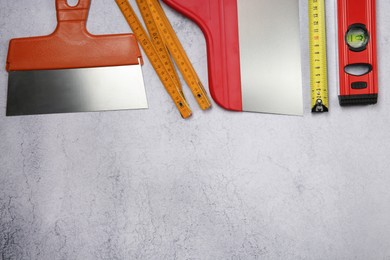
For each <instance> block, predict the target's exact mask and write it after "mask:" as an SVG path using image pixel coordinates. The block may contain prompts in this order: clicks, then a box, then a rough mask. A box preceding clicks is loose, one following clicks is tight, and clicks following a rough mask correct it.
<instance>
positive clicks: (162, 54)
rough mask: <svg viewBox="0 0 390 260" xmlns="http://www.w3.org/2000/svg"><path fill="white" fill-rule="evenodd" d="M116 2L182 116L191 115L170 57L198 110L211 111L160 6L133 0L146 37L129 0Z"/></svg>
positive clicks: (148, 0) (142, 0)
mask: <svg viewBox="0 0 390 260" xmlns="http://www.w3.org/2000/svg"><path fill="white" fill-rule="evenodd" d="M115 1H116V3H117V4H118V6H119V8H120V10H121V12H122V14H123V15H124V17H125V19H126V21H127V22H128V24H129V26H130V27H131V29H132V31H133V33H134V34H135V36H136V37H137V40H138V42H139V43H140V45H141V47H142V48H143V50H144V52H145V54H146V56H147V57H148V59H149V61H150V62H151V64H152V66H153V68H154V69H155V71H156V73H157V75H158V76H159V78H160V80H161V82H162V83H163V85H164V87H165V88H166V90H167V91H168V93H169V94H170V96H171V98H172V99H173V100H174V102H175V104H176V107H177V108H178V110H179V112H180V114H181V116H182V117H183V118H188V117H190V116H191V114H192V112H191V109H190V107H189V105H188V103H187V101H186V99H185V97H184V94H183V92H182V88H181V85H180V80H179V77H178V75H177V73H176V71H175V68H174V65H173V63H172V61H171V59H170V55H172V57H173V59H174V60H175V62H176V65H177V67H178V68H179V70H180V71H181V73H182V75H183V78H184V79H185V81H186V82H187V84H188V87H189V88H190V89H191V92H192V93H193V95H194V96H195V98H196V100H197V102H198V104H199V106H200V108H201V109H203V110H206V109H208V108H210V107H211V102H210V100H209V98H208V97H207V93H206V91H205V90H204V88H203V85H202V84H201V83H200V80H199V78H198V76H197V74H196V72H195V70H194V69H193V67H192V65H191V62H190V61H189V59H188V57H187V55H186V53H185V51H184V49H183V47H182V45H181V44H180V41H179V40H178V38H177V36H176V34H175V32H174V30H173V29H172V26H171V25H170V23H169V21H168V19H167V17H166V16H165V14H164V12H163V10H162V8H161V6H160V5H159V3H158V2H157V1H154V0H153V1H152V0H136V2H137V5H138V7H139V9H140V12H141V15H142V17H143V19H144V21H145V24H146V25H147V28H148V32H149V35H150V36H151V37H150V38H149V36H148V34H147V33H146V31H145V29H144V28H143V26H142V24H141V22H140V20H139V19H138V18H137V16H136V14H135V12H134V9H133V8H132V7H131V5H130V3H129V2H128V0H115ZM167 50H169V53H168V51H167Z"/></svg>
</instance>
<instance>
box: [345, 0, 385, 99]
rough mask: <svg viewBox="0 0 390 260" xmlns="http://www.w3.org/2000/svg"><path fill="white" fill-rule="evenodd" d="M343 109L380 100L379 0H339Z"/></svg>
mask: <svg viewBox="0 0 390 260" xmlns="http://www.w3.org/2000/svg"><path fill="white" fill-rule="evenodd" d="M337 3H338V4H337V10H338V30H339V31H338V42H339V80H340V82H339V84H340V93H339V101H340V105H342V106H346V105H366V104H375V103H377V99H378V66H377V48H376V17H375V13H376V12H375V7H376V4H375V0H337Z"/></svg>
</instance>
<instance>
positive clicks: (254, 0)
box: [163, 0, 303, 115]
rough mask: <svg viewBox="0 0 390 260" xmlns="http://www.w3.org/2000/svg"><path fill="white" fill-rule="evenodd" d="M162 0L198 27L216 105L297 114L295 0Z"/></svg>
mask: <svg viewBox="0 0 390 260" xmlns="http://www.w3.org/2000/svg"><path fill="white" fill-rule="evenodd" d="M163 1H164V2H165V3H167V4H168V5H169V6H171V7H172V8H174V9H176V10H177V11H179V12H181V13H183V14H184V15H186V16H188V17H189V18H190V19H192V20H193V21H194V22H195V23H197V24H198V25H199V27H200V28H201V29H202V31H203V33H204V35H205V37H206V43H207V52H208V70H209V88H210V93H211V95H212V97H213V99H214V100H215V101H216V102H217V103H218V104H219V105H220V106H222V107H224V108H226V109H228V110H235V111H250V112H264V113H277V114H288V115H302V114H303V101H302V72H301V52H300V36H299V35H300V34H299V0H163Z"/></svg>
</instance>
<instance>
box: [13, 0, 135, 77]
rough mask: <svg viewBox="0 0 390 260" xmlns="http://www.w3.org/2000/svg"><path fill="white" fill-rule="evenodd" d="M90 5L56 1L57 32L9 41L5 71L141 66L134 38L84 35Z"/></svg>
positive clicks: (86, 0) (128, 35)
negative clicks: (70, 4)
mask: <svg viewBox="0 0 390 260" xmlns="http://www.w3.org/2000/svg"><path fill="white" fill-rule="evenodd" d="M90 4H91V1H90V0H79V3H78V4H77V5H76V6H69V5H68V4H67V1H66V0H56V10H57V21H58V24H57V28H56V30H55V31H54V32H53V33H52V34H50V35H48V36H40V37H30V38H19V39H12V40H11V41H10V44H9V50H8V57H7V66H6V69H7V71H16V70H44V69H68V68H87V67H103V66H120V65H134V64H139V63H140V61H141V64H142V56H141V52H140V49H139V47H138V43H137V40H136V38H135V36H134V35H133V34H112V35H92V34H90V33H89V32H88V31H87V28H86V22H87V18H88V12H89V7H90ZM139 59H140V60H139Z"/></svg>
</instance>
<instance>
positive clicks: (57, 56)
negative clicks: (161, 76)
mask: <svg viewBox="0 0 390 260" xmlns="http://www.w3.org/2000/svg"><path fill="white" fill-rule="evenodd" d="M89 7H90V0H79V3H78V4H77V6H74V7H71V6H69V5H68V3H67V1H66V0H56V9H57V20H58V25H57V28H56V30H55V32H54V33H52V34H51V35H48V36H41V37H32V38H21V39H13V40H11V42H10V45H9V51H8V58H7V71H8V72H9V82H8V100H7V115H9V116H13V115H31V114H48V113H64V112H85V111H103V110H121V109H134V108H147V101H146V94H145V89H144V82H143V78H142V71H141V64H142V58H141V53H140V50H139V48H138V45H137V42H136V39H135V37H134V36H133V35H132V34H118V35H99V36H95V35H91V34H90V33H88V32H87V29H86V21H87V16H88V11H89Z"/></svg>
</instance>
